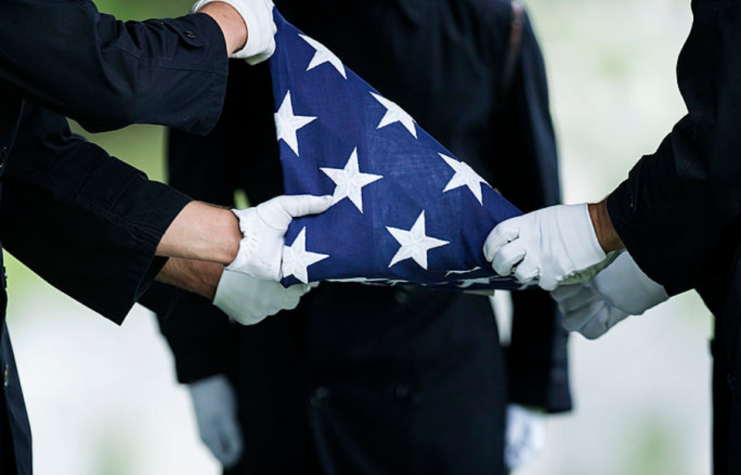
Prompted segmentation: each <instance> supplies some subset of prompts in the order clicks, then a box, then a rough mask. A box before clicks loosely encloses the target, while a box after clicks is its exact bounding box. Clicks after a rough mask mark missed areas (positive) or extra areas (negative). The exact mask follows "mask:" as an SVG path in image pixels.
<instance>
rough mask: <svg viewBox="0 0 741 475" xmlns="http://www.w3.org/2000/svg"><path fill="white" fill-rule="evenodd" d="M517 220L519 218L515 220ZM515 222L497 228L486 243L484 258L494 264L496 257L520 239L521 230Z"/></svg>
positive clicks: (508, 222) (504, 223)
mask: <svg viewBox="0 0 741 475" xmlns="http://www.w3.org/2000/svg"><path fill="white" fill-rule="evenodd" d="M515 219H517V218H515ZM513 221H514V220H512V219H511V220H509V221H505V222H503V223H500V224H499V226H497V227H495V228H494V229H493V230H492V232H490V233H489V236H488V237H487V238H486V241H485V242H484V257H485V258H486V260H487V261H489V262H492V261H493V260H494V256H495V255H496V254H497V253H498V252H499V251H500V250H501V249H502V248H503V247H504V246H505V245H507V244H508V243H510V242H512V241H514V240H515V239H517V238H518V237H520V228H519V226H517V224H516V222H513Z"/></svg>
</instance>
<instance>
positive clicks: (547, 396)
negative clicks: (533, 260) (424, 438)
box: [494, 16, 571, 412]
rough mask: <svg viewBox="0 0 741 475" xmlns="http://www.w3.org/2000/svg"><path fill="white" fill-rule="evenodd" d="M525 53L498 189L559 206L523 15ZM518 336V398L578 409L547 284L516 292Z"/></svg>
mask: <svg viewBox="0 0 741 475" xmlns="http://www.w3.org/2000/svg"><path fill="white" fill-rule="evenodd" d="M523 21H524V23H523V33H522V43H521V50H520V52H519V58H518V59H517V62H516V63H515V69H514V76H513V78H512V83H511V86H510V87H509V88H508V89H507V91H506V94H505V97H503V98H502V104H503V107H502V109H501V111H500V114H499V117H500V120H499V121H498V123H497V125H496V130H497V131H498V133H497V137H498V139H497V144H498V146H497V147H498V148H497V149H496V150H495V152H494V154H495V155H494V156H495V157H503V158H502V160H500V162H501V163H499V162H498V163H497V169H498V170H499V173H498V175H497V177H496V179H497V182H496V186H497V187H498V188H499V190H500V191H501V192H502V194H503V195H504V196H506V197H507V198H508V199H509V200H511V201H512V203H514V204H515V205H516V206H518V207H519V208H520V209H522V210H523V211H525V212H528V211H533V210H536V209H540V208H543V207H546V206H552V205H555V204H558V203H559V201H560V186H559V175H558V153H557V149H556V139H555V133H554V130H553V124H552V121H551V115H550V108H549V99H548V82H547V79H546V72H545V66H544V63H543V58H542V55H541V52H540V48H539V46H538V42H537V39H536V37H535V34H534V32H533V29H532V26H531V25H530V23H529V21H528V19H527V17H526V16H525V17H523ZM512 301H513V310H514V315H513V320H512V339H511V344H510V347H509V348H508V350H507V361H508V372H509V388H510V400H511V401H512V402H515V403H518V404H521V405H526V406H537V407H541V408H544V409H546V410H547V411H549V412H562V411H567V410H570V409H571V392H570V389H569V379H568V358H567V340H568V337H567V333H566V331H565V330H564V329H563V328H562V326H561V320H560V319H561V317H560V314H559V313H558V308H557V306H556V304H555V302H554V301H553V299H551V297H550V295H548V293H547V292H544V291H542V290H540V289H537V290H528V291H523V292H513V293H512Z"/></svg>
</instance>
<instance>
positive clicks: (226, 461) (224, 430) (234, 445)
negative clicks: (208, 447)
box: [214, 414, 244, 468]
mask: <svg viewBox="0 0 741 475" xmlns="http://www.w3.org/2000/svg"><path fill="white" fill-rule="evenodd" d="M217 432H218V435H219V437H218V440H219V448H218V453H219V455H216V453H217V452H216V451H214V455H216V458H218V459H219V461H220V462H221V464H222V465H223V466H224V467H225V468H231V467H233V466H234V465H236V464H237V462H239V459H240V458H242V451H243V448H244V445H243V441H242V431H241V430H240V428H239V426H238V425H237V417H236V414H230V415H229V416H228V417H222V418H221V419H220V421H219V423H218V425H217Z"/></svg>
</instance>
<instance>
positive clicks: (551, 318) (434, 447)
mask: <svg viewBox="0 0 741 475" xmlns="http://www.w3.org/2000/svg"><path fill="white" fill-rule="evenodd" d="M278 7H279V8H280V9H281V12H282V13H283V15H284V16H285V17H286V18H287V19H288V21H291V22H293V23H294V24H296V25H297V26H298V27H299V28H301V29H303V30H304V31H305V32H306V33H307V34H309V35H312V36H313V37H314V38H316V39H317V40H318V41H320V42H322V43H323V44H325V45H326V46H327V47H329V48H331V49H332V50H333V51H334V52H335V53H336V54H337V55H338V56H339V57H340V58H342V59H343V61H344V62H345V64H347V65H348V67H350V68H352V69H354V70H355V71H356V72H357V73H358V74H360V75H361V77H364V78H365V79H366V80H368V81H369V82H370V83H371V84H373V85H374V87H376V88H378V89H379V90H380V91H381V92H382V93H383V94H384V95H385V96H386V97H389V98H390V99H392V100H394V101H395V102H397V103H398V104H400V105H401V106H402V107H404V108H405V109H406V110H407V111H408V112H409V113H410V114H412V115H413V116H414V117H415V118H416V119H417V120H418V121H419V124H420V126H422V127H423V128H425V129H426V130H428V131H429V132H430V133H431V134H432V135H433V136H434V137H436V138H437V139H439V140H440V141H441V142H442V143H443V144H444V145H445V146H446V147H448V148H449V149H450V150H451V151H453V152H454V153H456V155H457V156H458V157H460V158H462V159H464V160H466V161H468V163H470V164H472V166H473V167H474V168H475V169H477V170H478V171H479V172H480V173H481V174H482V175H483V176H484V177H485V178H486V179H487V180H489V182H490V183H491V184H492V185H493V186H495V187H498V188H499V189H500V190H501V191H502V193H503V194H504V195H505V196H507V197H508V198H509V199H510V200H512V201H513V202H514V203H515V204H516V205H518V206H520V207H521V208H523V209H525V210H532V209H537V208H540V207H543V206H546V205H550V204H556V203H557V202H558V200H559V184H558V170H557V154H556V145H555V139H554V133H553V128H552V124H551V119H550V115H549V109H548V93H547V87H546V78H545V72H544V68H543V64H542V58H541V56H540V52H539V49H538V46H537V43H536V40H535V37H534V35H533V32H532V30H531V28H530V25H529V23H528V22H527V19H526V17H525V16H524V14H523V13H522V12H521V10H520V9H519V8H518V9H517V10H516V11H517V12H518V13H517V14H515V13H513V12H514V11H515V10H513V6H512V5H511V4H510V3H509V2H507V1H499V0H461V1H455V2H451V1H443V0H433V1H430V0H425V1H420V0H417V1H412V0H396V1H384V2H378V1H369V0H353V1H346V0H323V1H318V2H303V1H299V0H297V1H283V2H278ZM510 42H511V43H512V45H511V46H512V47H510ZM520 46H521V48H520ZM518 52H519V53H518ZM249 72H254V73H255V74H253V75H250V74H248V73H247V72H246V71H245V70H244V68H243V67H239V65H236V64H235V65H232V68H231V72H230V82H229V86H228V94H227V101H226V104H225V109H224V115H223V118H222V120H221V121H220V122H219V123H218V124H217V126H216V128H215V129H214V131H213V132H212V133H211V135H210V136H208V137H206V138H200V137H194V136H191V135H188V134H183V133H178V132H172V134H171V138H170V153H169V157H170V180H171V184H172V185H173V186H175V187H176V188H178V189H181V190H182V191H184V192H186V193H189V194H191V195H192V196H194V197H197V198H198V199H203V200H205V201H210V202H215V203H219V204H224V205H231V204H232V203H233V196H234V191H235V190H237V189H244V190H245V191H246V193H247V195H248V197H249V198H250V200H251V202H252V203H253V204H256V203H259V202H261V201H264V200H265V199H268V198H270V197H272V196H274V195H276V194H279V193H280V191H281V186H280V183H281V174H280V168H279V164H278V161H277V160H276V157H277V156H278V148H277V143H276V141H275V136H276V135H275V129H274V124H273V112H274V106H273V98H272V93H271V90H272V89H271V84H270V77H269V71H268V68H267V67H262V68H261V69H254V70H251V71H249ZM506 76H509V77H510V78H511V80H507V79H506V78H505V77H506ZM507 84H510V85H511V86H510V87H509V90H508V91H505V90H504V89H505V88H506V86H507ZM245 107H249V108H250V110H251V111H256V110H262V111H264V113H263V114H261V115H257V114H255V115H251V116H250V117H245V116H244V115H243V114H241V113H240V110H242V109H244V108H245ZM204 157H208V158H209V159H208V160H204ZM248 168H249V170H250V171H251V173H247V169H248ZM514 300H515V302H514V308H515V317H514V328H513V334H512V345H511V346H510V347H509V349H508V351H505V349H503V348H502V347H500V344H499V337H498V334H497V327H496V323H495V320H494V316H493V312H492V310H491V307H490V305H489V301H488V300H487V299H486V298H483V297H477V296H470V295H464V294H458V293H449V292H437V293H436V292H430V291H424V290H419V289H407V288H373V287H367V286H362V285H351V284H326V283H325V284H322V285H320V286H319V288H318V289H316V290H314V291H312V292H311V293H310V294H308V295H307V296H306V297H304V299H303V301H302V304H301V305H300V306H299V308H298V309H297V310H296V311H293V312H283V313H282V314H280V315H278V316H276V317H271V318H268V319H267V320H266V321H264V322H262V323H261V324H259V325H257V326H255V327H248V328H237V327H235V326H232V325H230V324H229V322H228V321H227V320H226V319H225V318H222V319H221V320H220V321H219V320H218V318H217V316H216V315H214V309H213V307H212V306H211V305H209V303H208V302H206V301H205V300H203V299H199V298H198V297H196V296H190V295H187V296H184V298H183V300H182V301H180V303H179V305H178V306H177V307H176V308H174V309H173V310H172V314H171V315H170V316H169V318H162V328H163V332H164V333H165V335H166V336H167V338H168V341H169V343H170V345H171V347H172V349H173V351H174V354H175V357H176V364H177V369H178V375H179V378H180V380H181V381H182V382H184V383H190V382H193V381H196V380H199V379H202V378H205V377H208V376H211V375H214V374H219V373H224V374H227V375H228V376H229V377H230V378H231V380H232V382H233V384H234V386H235V388H236V391H237V394H238V402H239V408H240V414H239V417H240V421H241V423H240V425H241V427H242V431H243V434H244V439H245V440H244V443H245V444H244V446H245V453H244V457H243V460H242V462H241V464H240V465H239V466H238V467H237V468H235V469H234V470H233V471H230V472H229V473H234V474H240V475H241V474H247V473H255V474H268V473H275V474H284V473H302V474H311V473H317V474H318V473H322V474H325V475H335V474H337V475H339V474H347V473H353V474H374V475H378V474H400V473H404V474H425V475H435V474H446V475H452V474H465V475H478V474H481V475H484V474H486V475H493V474H501V473H503V471H504V468H503V454H502V452H503V446H504V427H505V408H506V404H507V403H508V402H516V403H519V404H523V405H529V406H539V407H542V408H544V409H545V410H547V411H549V412H561V411H566V410H568V409H569V408H570V407H571V400H570V393H569V388H568V378H567V359H566V335H565V333H564V332H563V330H562V329H561V328H560V323H559V317H558V315H557V311H556V308H555V305H554V303H553V302H552V301H551V299H550V297H549V296H548V295H547V294H546V293H543V292H540V291H529V292H524V293H521V294H516V295H514ZM505 353H507V354H505ZM508 369H509V370H508Z"/></svg>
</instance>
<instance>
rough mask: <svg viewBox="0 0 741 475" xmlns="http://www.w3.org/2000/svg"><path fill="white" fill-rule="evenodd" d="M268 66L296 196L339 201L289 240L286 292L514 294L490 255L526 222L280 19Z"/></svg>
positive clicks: (298, 226)
mask: <svg viewBox="0 0 741 475" xmlns="http://www.w3.org/2000/svg"><path fill="white" fill-rule="evenodd" d="M275 21H276V24H277V26H278V32H277V34H276V51H275V54H274V55H273V57H272V58H271V59H270V69H271V72H272V76H273V93H274V96H275V107H276V110H277V112H276V113H275V125H276V130H277V133H278V141H279V147H280V159H281V162H282V165H283V178H284V182H285V190H286V193H287V194H290V195H297V194H312V195H333V196H334V204H333V205H332V207H331V208H330V209H329V210H328V211H327V212H326V213H324V214H322V215H319V216H312V217H307V218H301V219H297V220H295V221H294V222H293V223H292V224H291V227H290V229H289V230H288V234H287V235H286V246H285V248H284V252H283V284H284V285H286V286H289V285H293V284H297V283H299V282H303V283H309V282H318V281H325V280H330V281H344V282H363V283H368V284H378V285H396V284H403V285H410V284H411V285H421V286H428V287H439V288H449V289H451V288H457V289H466V290H479V289H514V288H519V287H520V285H519V284H517V283H516V282H515V281H514V280H513V279H512V278H510V277H501V276H498V275H497V274H496V273H494V271H493V270H492V268H491V265H490V264H489V263H488V262H487V261H486V259H485V258H484V255H483V245H484V240H485V239H486V236H487V235H488V234H489V232H490V231H491V230H492V229H493V228H494V227H495V226H496V225H497V224H498V223H500V222H502V221H504V220H506V219H508V218H511V217H514V216H518V215H520V214H521V213H520V211H518V210H517V208H515V207H514V206H513V205H512V204H510V203H509V202H508V201H507V200H505V199H504V198H503V197H502V196H501V195H500V194H499V193H497V192H496V191H494V190H493V189H492V188H491V187H490V186H489V184H488V183H486V181H484V180H483V179H482V178H481V177H480V176H479V175H478V174H476V172H475V171H474V170H472V169H471V167H469V166H468V165H467V164H466V163H464V162H462V161H460V160H458V159H457V158H455V156H454V155H453V154H452V153H451V152H449V151H448V150H446V149H445V148H444V147H443V146H442V145H440V144H439V143H438V142H437V141H435V139H433V138H432V137H431V136H429V135H428V134H427V133H426V132H425V131H424V130H422V129H421V128H420V127H419V126H418V125H417V124H416V123H415V121H414V119H413V118H412V117H411V116H410V115H409V114H407V113H406V112H405V111H404V110H403V109H402V108H401V107H399V106H398V105H396V104H395V103H393V102H392V101H390V100H388V99H387V98H385V97H384V96H383V95H382V94H380V93H379V92H378V91H376V90H375V89H373V88H372V87H371V86H370V85H368V84H367V83H366V82H365V81H363V80H362V79H361V78H359V77H358V76H357V75H356V74H354V73H353V72H352V71H351V70H349V69H348V68H347V67H345V65H344V64H343V63H342V61H341V60H340V59H339V58H338V57H337V56H335V55H334V54H333V53H332V52H331V51H329V50H328V49H327V48H326V47H324V46H323V45H322V44H321V43H319V42H318V41H316V40H314V39H312V38H310V37H308V36H306V35H304V34H303V33H302V32H300V31H299V30H297V29H296V28H295V27H294V26H293V25H291V24H289V23H288V22H286V20H285V19H284V18H283V17H282V16H281V15H280V14H279V13H278V12H277V10H276V11H275Z"/></svg>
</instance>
